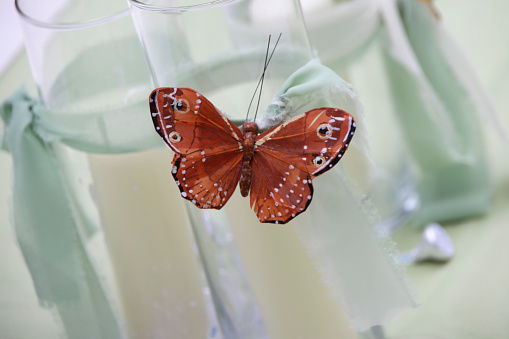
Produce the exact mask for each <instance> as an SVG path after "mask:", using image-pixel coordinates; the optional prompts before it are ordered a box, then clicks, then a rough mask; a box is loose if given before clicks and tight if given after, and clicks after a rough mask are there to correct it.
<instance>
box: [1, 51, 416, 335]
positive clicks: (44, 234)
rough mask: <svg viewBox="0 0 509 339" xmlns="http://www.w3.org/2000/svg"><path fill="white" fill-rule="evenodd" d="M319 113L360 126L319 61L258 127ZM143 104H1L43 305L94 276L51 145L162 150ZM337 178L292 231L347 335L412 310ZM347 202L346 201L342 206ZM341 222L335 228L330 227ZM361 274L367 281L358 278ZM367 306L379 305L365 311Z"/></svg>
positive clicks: (19, 225) (389, 254)
mask: <svg viewBox="0 0 509 339" xmlns="http://www.w3.org/2000/svg"><path fill="white" fill-rule="evenodd" d="M324 104H330V105H334V106H337V107H341V108H344V109H346V110H348V111H350V112H352V113H353V114H354V115H355V116H356V119H357V121H358V122H359V121H361V113H362V107H361V105H360V102H359V100H358V98H357V96H356V94H355V93H354V91H353V90H352V88H351V87H350V85H348V84H347V83H346V82H345V81H344V80H342V79H341V78H340V77H339V76H337V74H335V73H334V72H333V71H331V70H330V69H328V68H327V67H325V66H323V65H321V64H320V63H319V62H318V61H317V60H312V61H310V62H309V63H308V64H306V65H305V66H303V67H302V68H301V69H299V70H297V71H296V72H295V73H294V74H293V75H291V76H290V77H289V79H288V80H287V81H286V82H285V83H284V84H283V86H282V88H281V90H280V92H279V93H278V95H277V96H276V98H275V99H274V101H273V104H272V105H271V107H269V109H268V112H267V115H266V116H267V118H266V119H265V120H264V123H266V124H267V125H272V124H274V123H278V121H282V120H284V119H286V118H287V117H289V116H292V115H295V114H298V113H300V112H302V111H304V110H306V109H308V108H312V107H318V106H320V105H324ZM147 105H148V104H147V103H146V102H141V103H139V104H138V105H132V106H131V107H130V108H128V109H123V110H121V111H120V110H118V111H111V110H108V111H105V112H103V113H92V114H76V113H69V114H66V113H58V112H52V111H48V110H46V109H45V108H44V107H42V106H41V105H39V104H38V103H37V102H36V101H35V100H33V99H31V98H30V97H29V96H28V95H27V94H26V93H25V92H24V91H23V90H20V91H18V92H17V93H16V94H14V95H13V96H12V97H11V98H9V99H8V100H7V101H6V102H5V103H4V104H3V106H2V108H1V116H2V118H3V119H4V121H5V124H6V129H5V135H4V148H5V149H7V150H9V151H10V152H11V153H12V156H13V159H14V166H15V181H14V223H15V229H16V235H17V237H18V240H19V242H20V245H21V247H22V250H23V255H24V256H25V260H26V261H27V263H28V266H29V268H30V271H31V273H32V278H33V280H34V283H35V285H36V286H37V293H38V295H39V298H40V299H41V301H43V302H45V303H48V304H51V303H58V302H61V301H62V300H67V301H77V300H80V298H81V296H82V295H84V294H86V293H87V287H88V288H90V286H87V285H86V283H85V282H84V280H83V277H84V276H86V275H87V274H89V273H90V272H91V271H90V270H88V266H86V265H85V264H84V262H86V260H87V255H86V250H85V249H84V246H83V242H82V239H80V236H79V232H78V231H77V230H76V225H75V222H74V220H73V218H74V216H73V214H72V211H71V209H70V208H69V206H68V197H67V196H66V188H65V185H64V184H63V181H62V180H61V177H60V173H59V164H58V162H57V159H56V158H55V156H54V154H53V152H52V145H54V144H55V143H58V142H61V143H63V144H66V145H69V146H71V147H73V148H75V149H78V150H83V151H87V152H102V153H118V152H134V151H141V150H146V149H151V148H155V147H162V146H163V145H164V144H163V142H162V141H161V140H160V138H159V136H158V135H157V134H156V133H155V132H154V131H153V126H152V124H151V119H150V114H148V113H147V112H148V107H147ZM361 131H362V129H359V130H358V133H357V134H358V135H357V136H356V139H358V140H362V139H363V137H362V132H361ZM337 167H338V166H337ZM344 175H345V174H344V172H342V170H341V169H340V167H338V169H337V171H332V172H331V173H330V174H329V176H330V180H327V178H326V177H324V178H322V186H323V185H325V187H324V188H323V189H322V190H323V191H324V193H323V194H320V193H319V192H318V191H319V189H317V192H316V200H317V201H315V202H314V204H313V205H314V208H313V205H312V206H311V210H310V211H309V212H308V217H304V218H303V219H302V220H301V221H300V222H296V223H295V228H296V231H297V232H298V233H299V234H300V235H301V239H302V241H303V242H304V244H305V245H306V247H307V248H308V250H309V252H310V254H311V255H313V256H314V257H315V260H314V261H315V264H316V265H317V267H319V269H320V271H321V272H322V274H323V275H324V276H325V275H326V276H327V281H329V282H330V284H329V286H330V288H331V289H332V290H333V292H332V293H333V295H335V296H336V297H337V298H339V300H340V302H341V303H342V304H343V305H344V306H345V310H346V311H347V312H348V313H350V316H351V319H352V321H353V323H352V326H354V327H355V328H357V329H361V330H365V329H367V328H369V327H370V326H373V325H376V324H380V323H381V322H383V321H385V320H387V319H388V318H389V317H390V316H392V315H394V314H395V313H396V312H397V311H399V310H402V309H405V308H408V307H411V305H412V300H411V297H410V296H409V294H408V293H407V290H406V284H405V281H404V278H403V275H401V274H400V273H397V270H396V269H395V266H397V264H396V262H395V261H394V252H393V251H392V249H391V246H390V245H387V243H380V239H378V237H377V235H376V233H375V231H374V229H373V228H372V225H373V224H372V220H371V218H370V213H368V210H369V207H367V206H365V203H364V202H363V200H362V197H359V196H357V195H356V194H355V193H354V192H353V190H351V189H350V188H349V185H350V184H349V183H348V180H340V181H338V180H337V179H334V178H333V177H338V176H339V177H341V176H344ZM327 182H331V183H334V185H336V184H337V183H339V184H338V186H337V188H336V189H335V190H332V191H330V190H326V188H327V185H328V184H327ZM344 199H346V200H348V201H345V202H342V200H344ZM333 201H336V202H337V203H338V204H342V205H343V206H345V207H346V206H348V207H347V208H346V209H337V208H334V206H331V207H330V208H329V209H328V211H329V214H326V215H323V214H324V213H323V209H322V208H321V207H320V206H318V205H320V204H322V203H326V202H329V203H330V202H333ZM313 210H315V211H314V212H313ZM326 210H327V209H326ZM317 214H319V215H320V222H318V223H315V222H314V218H313V217H312V215H317ZM340 219H341V220H340ZM338 220H340V224H341V225H342V226H341V227H335V225H337V224H338ZM313 229H314V231H313ZM342 232H346V233H347V234H349V238H348V239H344V237H343V236H342V234H341V233H342ZM341 239H343V240H344V241H347V242H350V243H351V244H356V246H354V247H352V248H351V250H352V255H356V259H353V258H352V260H347V261H344V260H340V259H341V253H342V248H343V246H340V245H334V243H335V242H336V241H339V240H341ZM352 239H353V240H352ZM384 244H385V245H384ZM331 245H332V246H331ZM324 246H325V247H324ZM330 263H332V265H330ZM359 269H360V270H361V271H362V272H365V273H366V274H365V275H362V277H359V276H358V274H357V273H358V272H359V271H358V270H359ZM339 277H340V279H339ZM338 279H339V280H338ZM364 279H374V280H376V281H379V283H378V284H377V287H376V288H372V287H371V285H369V284H362V283H361V281H360V280H364ZM103 300H106V299H105V298H103ZM374 304H376V305H377V306H376V307H375V308H372V307H371V306H372V305H374ZM373 310H374V311H373ZM102 321H104V319H102ZM111 323H112V324H114V323H115V322H114V321H112V322H111ZM110 338H114V336H110Z"/></svg>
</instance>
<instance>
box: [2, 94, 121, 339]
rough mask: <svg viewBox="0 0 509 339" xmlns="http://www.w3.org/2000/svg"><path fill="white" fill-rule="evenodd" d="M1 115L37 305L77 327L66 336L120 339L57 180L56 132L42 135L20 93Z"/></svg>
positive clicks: (40, 120)
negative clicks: (76, 331) (78, 324)
mask: <svg viewBox="0 0 509 339" xmlns="http://www.w3.org/2000/svg"><path fill="white" fill-rule="evenodd" d="M0 115H1V117H2V119H3V120H4V123H5V131H4V132H5V133H4V135H3V140H2V148H3V149H4V150H7V151H9V152H11V154H12V158H13V163H14V190H13V209H14V210H13V219H14V227H15V232H16V236H17V239H18V242H19V245H20V248H21V251H22V253H23V256H24V258H25V261H26V263H27V266H28V269H29V270H30V273H31V275H32V279H33V281H34V286H35V290H36V293H37V296H38V297H39V301H40V303H41V304H42V305H43V306H45V307H53V306H56V307H57V308H58V310H59V313H60V314H61V315H62V316H63V317H67V320H68V321H67V322H66V323H67V324H72V323H73V322H80V323H81V326H69V328H67V334H68V335H69V336H70V337H71V336H73V335H75V336H74V337H80V336H82V335H83V334H82V333H81V334H79V333H73V329H79V328H87V331H88V333H87V334H88V335H90V336H96V337H101V336H104V335H107V337H108V338H121V337H122V334H121V330H120V328H119V326H118V322H117V320H116V317H115V315H114V311H113V310H112V308H111V305H110V303H109V301H108V297H107V295H106V293H105V291H104V289H103V286H102V284H101V282H100V279H99V277H98V276H97V273H96V270H95V269H94V267H93V263H92V262H91V259H90V258H89V256H88V253H87V249H86V245H85V242H84V241H83V239H82V235H81V234H80V232H79V230H78V227H77V223H76V220H75V215H74V214H73V211H72V208H71V206H70V201H72V199H71V197H69V196H68V194H67V190H66V187H65V184H64V181H63V180H62V177H61V173H60V167H59V163H58V160H57V158H56V156H55V154H54V149H53V147H52V142H53V141H56V140H58V134H51V132H50V131H51V130H44V132H43V130H42V126H44V125H45V124H46V123H47V121H46V120H44V118H45V116H44V109H42V108H41V106H39V105H38V103H37V101H35V100H34V99H32V98H31V97H29V96H28V95H27V94H26V92H25V91H24V90H23V89H21V90H19V91H17V92H16V93H15V94H13V95H12V96H11V97H10V98H8V99H7V100H6V101H5V102H4V103H3V105H2V106H1V107H0ZM42 135H44V136H42ZM60 136H62V135H60ZM71 139H73V138H71ZM69 140H70V139H69ZM90 228H92V227H90ZM77 305H80V307H77ZM74 331H75V330H74Z"/></svg>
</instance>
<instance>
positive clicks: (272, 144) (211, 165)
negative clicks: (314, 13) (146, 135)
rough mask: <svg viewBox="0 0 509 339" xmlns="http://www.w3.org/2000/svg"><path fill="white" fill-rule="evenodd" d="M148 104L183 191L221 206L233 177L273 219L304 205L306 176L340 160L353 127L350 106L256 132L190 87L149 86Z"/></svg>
mask: <svg viewBox="0 0 509 339" xmlns="http://www.w3.org/2000/svg"><path fill="white" fill-rule="evenodd" d="M266 66H267V63H266V65H265V68H266ZM262 77H263V76H262ZM150 110H151V113H152V120H153V122H154V126H155V128H156V131H157V132H158V133H159V135H160V136H161V137H162V138H163V140H164V141H165V142H166V144H168V146H170V148H171V149H172V150H173V151H174V152H175V153H176V154H175V157H174V158H173V168H172V174H173V177H174V178H175V181H176V182H177V185H178V187H179V189H180V192H181V195H182V197H184V198H185V199H187V200H189V201H191V202H192V203H193V204H194V205H196V206H197V207H199V208H214V209H221V208H222V207H223V206H224V205H225V204H226V202H227V201H228V199H230V197H231V196H232V194H233V192H234V191H235V188H236V187H237V183H239V186H240V191H241V193H242V196H244V197H246V196H247V195H248V194H249V195H250V201H251V208H252V209H253V210H254V211H255V213H256V215H257V216H258V219H259V220H260V221H261V222H268V223H276V224H284V223H287V222H288V221H290V220H292V219H293V218H295V217H296V216H297V215H299V214H300V213H302V212H304V211H305V210H306V208H307V207H308V206H309V204H310V203H311V199H312V197H313V185H312V183H311V181H312V179H314V178H315V177H317V176H319V175H320V174H322V173H324V172H326V171H328V170H329V169H331V168H332V167H333V166H334V165H335V164H336V163H337V162H338V161H339V160H340V159H341V157H342V156H343V154H344V153H345V151H346V149H347V148H348V145H349V144H350V141H351V139H352V136H353V134H354V131H355V121H354V119H353V117H352V115H350V114H349V113H348V112H345V111H343V110H341V109H337V108H330V107H322V108H316V109H312V110H310V111H308V112H306V113H304V114H301V115H299V116H296V117H294V118H293V119H290V120H288V121H286V122H284V123H282V124H280V125H278V126H276V127H273V128H271V129H269V130H267V131H265V132H263V133H261V134H258V126H257V125H256V123H255V122H254V121H247V122H245V123H244V125H243V126H242V129H239V128H238V127H237V126H235V125H234V124H233V123H232V122H231V121H230V120H229V119H228V118H227V117H226V116H224V115H223V114H222V113H221V112H220V111H219V110H218V109H217V108H215V107H214V105H212V103H211V102H210V101H209V100H207V99H206V98H205V97H204V96H203V95H201V94H200V93H198V92H196V91H195V90H192V89H190V88H176V87H163V88H158V89H155V90H154V91H153V92H152V94H151V95H150Z"/></svg>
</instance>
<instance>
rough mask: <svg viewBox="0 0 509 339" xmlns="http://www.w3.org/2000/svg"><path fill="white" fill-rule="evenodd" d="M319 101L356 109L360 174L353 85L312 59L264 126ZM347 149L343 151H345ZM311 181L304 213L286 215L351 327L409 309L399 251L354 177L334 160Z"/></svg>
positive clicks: (287, 85) (361, 136)
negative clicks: (310, 194)
mask: <svg viewBox="0 0 509 339" xmlns="http://www.w3.org/2000/svg"><path fill="white" fill-rule="evenodd" d="M321 106H322V107H323V106H331V107H338V108H341V109H344V110H346V111H348V112H349V113H351V114H353V115H354V117H355V119H356V122H357V126H358V128H357V130H356V134H355V136H354V138H353V140H354V143H355V142H357V143H358V144H360V146H361V147H358V148H359V149H360V150H361V152H358V153H359V154H357V155H358V156H359V159H363V160H365V161H359V163H358V164H356V165H359V166H358V167H356V168H355V170H356V171H357V172H358V171H359V169H361V172H362V170H363V169H364V168H362V166H363V165H365V166H370V165H371V162H370V161H366V160H367V159H369V158H368V155H367V151H366V147H365V145H366V143H365V140H366V132H365V129H364V123H363V121H362V115H363V111H362V105H361V103H360V100H359V98H358V96H357V94H356V92H355V90H354V89H353V87H352V86H351V85H350V84H348V83H347V82H346V81H345V80H343V79H342V78H341V77H340V76H338V75H337V74H336V73H335V72H334V71H332V70H331V69H329V68H328V67H326V66H323V65H322V64H321V63H320V61H319V60H318V59H314V60H311V61H309V62H308V63H307V64H306V65H304V66H303V67H301V68H300V69H299V70H297V71H296V72H294V73H293V74H292V75H291V76H290V77H289V78H288V79H287V80H286V81H285V82H284V84H283V85H282V86H281V88H280V90H279V91H278V93H277V94H276V96H275V98H274V100H273V101H272V104H271V105H270V106H269V107H268V109H267V112H266V115H265V118H264V121H262V125H263V126H272V125H277V124H279V123H280V122H281V121H283V120H286V119H289V118H291V117H293V116H295V115H297V114H300V113H302V112H305V111H306V110H309V109H311V108H316V107H321ZM354 143H352V145H355V144H354ZM353 151H354V150H352V149H349V150H348V152H347V154H346V155H345V157H348V156H350V155H351V153H353ZM357 151H358V150H357ZM361 164H362V165H361ZM313 185H314V187H315V191H314V194H313V203H312V204H311V205H310V206H309V208H308V213H303V214H302V215H301V216H299V218H296V219H295V220H292V222H291V225H292V227H293V228H294V229H295V231H296V233H297V234H298V235H299V238H300V239H301V241H302V243H303V244H304V246H306V248H307V251H308V253H309V256H310V257H311V258H312V260H313V264H314V265H315V267H316V269H317V270H318V271H319V272H320V275H321V277H322V280H323V281H324V282H325V283H326V284H327V286H328V287H329V289H330V291H331V295H332V296H333V297H334V298H335V299H336V301H337V302H338V303H339V304H340V305H341V306H342V309H343V310H345V312H346V313H347V314H348V316H349V318H350V320H351V327H352V328H354V329H356V330H358V331H365V330H367V329H369V328H371V327H372V326H376V325H382V324H385V323H387V322H388V321H389V320H390V319H391V318H392V317H393V316H395V315H396V314H397V313H399V312H401V311H403V310H405V309H409V308H412V307H413V305H414V302H413V295H412V293H411V291H410V290H409V288H408V283H407V281H406V276H405V273H404V268H402V267H401V265H400V264H399V263H398V262H397V256H398V255H397V251H396V250H395V248H394V245H393V243H392V242H391V240H390V239H388V238H384V237H382V236H381V235H379V234H377V232H376V230H375V227H374V225H375V221H376V212H375V211H374V209H373V206H371V205H370V204H369V203H368V202H367V201H366V199H365V197H364V196H362V194H361V193H358V192H357V191H356V190H355V189H354V187H356V186H357V184H356V183H355V182H354V180H353V178H352V176H351V175H350V174H349V173H348V172H347V171H346V170H343V167H342V164H341V163H340V164H338V165H337V166H335V167H334V168H333V169H331V170H330V172H329V173H327V174H326V175H324V176H323V177H320V178H317V179H315V180H313Z"/></svg>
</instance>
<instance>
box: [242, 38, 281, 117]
mask: <svg viewBox="0 0 509 339" xmlns="http://www.w3.org/2000/svg"><path fill="white" fill-rule="evenodd" d="M281 35H283V33H279V37H278V38H277V41H276V44H275V45H274V48H273V49H272V52H271V53H270V57H269V58H268V60H267V55H268V53H269V46H270V38H271V35H269V42H268V44H267V52H265V65H264V67H263V72H262V76H261V77H260V80H258V84H257V85H256V88H255V91H254V93H253V96H252V97H251V101H250V102H249V107H248V109H247V114H246V121H247V117H248V115H249V110H250V109H251V105H252V103H253V100H254V97H255V95H256V91H257V90H258V87H260V85H261V86H262V87H263V80H264V78H265V71H266V70H267V67H268V66H269V63H270V60H272V56H273V55H274V52H275V51H276V47H277V45H278V43H279V40H280V39H281ZM260 97H261V88H260V95H259V97H258V105H259V104H260ZM258 105H257V107H256V113H255V117H254V119H256V115H257V114H258ZM254 119H253V120H254Z"/></svg>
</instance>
